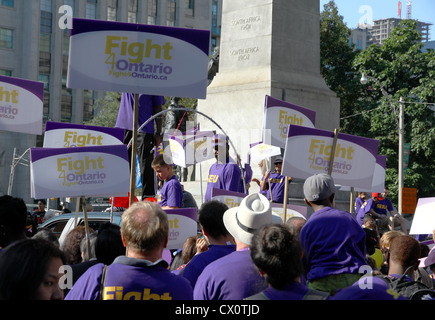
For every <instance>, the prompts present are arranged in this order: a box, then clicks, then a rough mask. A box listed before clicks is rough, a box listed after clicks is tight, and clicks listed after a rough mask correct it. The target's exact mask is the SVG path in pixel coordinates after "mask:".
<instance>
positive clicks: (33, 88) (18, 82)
mask: <svg viewBox="0 0 435 320" xmlns="http://www.w3.org/2000/svg"><path fill="white" fill-rule="evenodd" d="M0 82H5V83H9V84H12V85H15V86H18V87H21V88H23V89H25V90H27V91H29V92H31V93H33V94H34V95H35V96H37V97H38V99H39V100H41V101H44V83H43V82H38V81H31V80H25V79H20V78H13V77H7V76H0Z"/></svg>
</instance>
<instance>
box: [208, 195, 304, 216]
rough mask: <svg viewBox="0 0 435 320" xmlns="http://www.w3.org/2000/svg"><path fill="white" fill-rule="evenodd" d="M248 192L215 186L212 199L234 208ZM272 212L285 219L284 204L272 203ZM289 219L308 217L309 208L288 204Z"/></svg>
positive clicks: (287, 214)
mask: <svg viewBox="0 0 435 320" xmlns="http://www.w3.org/2000/svg"><path fill="white" fill-rule="evenodd" d="M245 197H246V194H244V193H239V192H233V191H227V190H223V189H216V188H213V190H212V200H217V201H219V202H222V203H225V204H226V205H227V206H228V208H234V207H238V206H240V203H241V202H242V200H243V198H245ZM271 207H272V214H273V215H275V216H278V217H280V218H281V220H282V221H284V205H283V204H279V203H271ZM286 217H287V220H288V219H290V218H291V217H301V218H304V219H307V208H306V207H304V206H296V205H287V212H286Z"/></svg>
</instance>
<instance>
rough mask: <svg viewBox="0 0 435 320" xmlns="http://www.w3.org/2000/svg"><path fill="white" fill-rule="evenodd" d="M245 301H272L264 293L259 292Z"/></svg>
mask: <svg viewBox="0 0 435 320" xmlns="http://www.w3.org/2000/svg"><path fill="white" fill-rule="evenodd" d="M244 300H270V299H269V298H268V296H266V295H265V294H264V292H259V293H257V294H254V295H253V296H250V297H247V298H245V299H244Z"/></svg>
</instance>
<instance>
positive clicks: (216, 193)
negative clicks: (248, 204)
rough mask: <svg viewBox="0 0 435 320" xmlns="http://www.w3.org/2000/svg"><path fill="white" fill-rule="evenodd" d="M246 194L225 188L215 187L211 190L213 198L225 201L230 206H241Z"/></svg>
mask: <svg viewBox="0 0 435 320" xmlns="http://www.w3.org/2000/svg"><path fill="white" fill-rule="evenodd" d="M244 197H246V194H244V193H241V192H234V191H228V190H223V189H217V188H213V189H212V191H211V199H212V200H216V201H219V202H222V203H225V204H226V205H227V206H228V208H234V207H238V206H240V203H241V202H242V200H243V198H244Z"/></svg>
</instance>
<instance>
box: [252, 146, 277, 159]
mask: <svg viewBox="0 0 435 320" xmlns="http://www.w3.org/2000/svg"><path fill="white" fill-rule="evenodd" d="M250 155H251V156H250V159H251V161H252V162H258V161H261V160H263V159H266V158H270V157H273V156H278V155H281V149H280V148H279V147H275V146H271V145H269V144H265V143H262V142H258V143H253V144H251V148H250Z"/></svg>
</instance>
